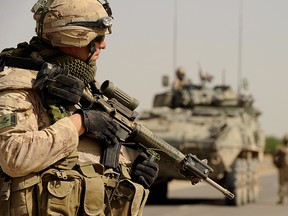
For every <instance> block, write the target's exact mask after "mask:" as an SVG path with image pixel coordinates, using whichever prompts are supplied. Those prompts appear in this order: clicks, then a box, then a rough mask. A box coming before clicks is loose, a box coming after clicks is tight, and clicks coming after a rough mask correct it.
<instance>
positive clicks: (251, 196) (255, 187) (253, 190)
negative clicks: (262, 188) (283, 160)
mask: <svg viewBox="0 0 288 216" xmlns="http://www.w3.org/2000/svg"><path fill="white" fill-rule="evenodd" d="M257 169H258V161H257V160H256V159H253V160H251V161H250V163H248V176H249V182H248V183H249V184H248V202H250V203H251V202H256V201H257V200H258V197H259V177H258V173H257Z"/></svg>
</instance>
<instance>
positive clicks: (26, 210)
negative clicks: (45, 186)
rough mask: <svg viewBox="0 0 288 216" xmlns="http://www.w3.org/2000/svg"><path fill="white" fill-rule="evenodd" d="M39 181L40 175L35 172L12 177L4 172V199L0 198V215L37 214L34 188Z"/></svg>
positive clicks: (0, 182) (1, 185)
mask: <svg viewBox="0 0 288 216" xmlns="http://www.w3.org/2000/svg"><path fill="white" fill-rule="evenodd" d="M3 177H4V178H3ZM38 183H39V177H38V176H37V175H36V174H34V173H31V174H29V175H27V176H24V177H19V178H11V177H8V176H5V174H4V175H3V174H2V175H1V180H0V188H1V197H2V195H3V197H2V198H3V199H1V200H0V215H1V216H6V215H7V216H24V215H25V216H27V215H29V216H30V215H32V216H36V215H37V203H36V199H35V198H36V197H35V196H36V194H35V190H34V189H35V186H36V185H37V184H38Z"/></svg>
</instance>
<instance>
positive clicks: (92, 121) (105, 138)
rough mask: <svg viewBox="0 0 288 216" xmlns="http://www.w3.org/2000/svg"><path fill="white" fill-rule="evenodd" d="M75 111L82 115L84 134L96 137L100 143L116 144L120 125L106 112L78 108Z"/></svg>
mask: <svg viewBox="0 0 288 216" xmlns="http://www.w3.org/2000/svg"><path fill="white" fill-rule="evenodd" d="M75 113H79V114H81V115H82V116H83V124H84V127H85V134H86V135H88V136H89V137H91V138H95V139H97V140H98V141H99V142H100V143H101V144H102V145H106V146H109V145H118V144H119V141H118V139H119V137H118V131H119V130H120V126H119V125H118V124H117V123H116V122H115V121H113V120H112V118H111V117H109V116H108V115H107V114H106V113H104V112H101V111H97V110H84V109H79V110H77V111H76V112H75Z"/></svg>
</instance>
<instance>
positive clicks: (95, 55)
mask: <svg viewBox="0 0 288 216" xmlns="http://www.w3.org/2000/svg"><path fill="white" fill-rule="evenodd" d="M95 46H96V52H94V53H93V55H92V57H91V59H90V61H96V60H97V59H98V58H99V57H100V53H101V50H102V49H105V48H106V42H105V40H103V41H95Z"/></svg>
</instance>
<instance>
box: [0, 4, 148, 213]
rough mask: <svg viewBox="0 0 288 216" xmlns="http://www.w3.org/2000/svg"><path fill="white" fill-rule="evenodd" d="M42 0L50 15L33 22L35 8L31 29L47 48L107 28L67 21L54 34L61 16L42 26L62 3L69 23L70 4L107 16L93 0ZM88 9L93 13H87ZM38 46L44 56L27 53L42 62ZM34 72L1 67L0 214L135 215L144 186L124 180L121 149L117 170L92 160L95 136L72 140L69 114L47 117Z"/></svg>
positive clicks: (79, 41) (124, 161) (95, 153)
mask: <svg viewBox="0 0 288 216" xmlns="http://www.w3.org/2000/svg"><path fill="white" fill-rule="evenodd" d="M39 2H41V1H39ZM51 2H52V4H51ZM60 3H61V4H60ZM48 4H51V8H54V10H55V11H56V12H55V11H54V13H50V14H49V13H48V14H46V18H45V19H44V23H43V25H39V23H38V21H39V20H42V21H43V17H42V18H41V15H40V14H37V12H36V13H35V16H34V17H35V19H36V21H37V31H38V34H39V32H41V34H42V36H43V39H46V40H48V39H49V40H51V38H53V40H52V41H51V44H52V45H55V46H61V45H62V46H63V45H64V46H72V45H75V43H77V45H75V46H77V47H82V46H87V45H88V42H87V41H89V40H92V39H93V38H95V37H97V35H99V34H100V35H103V34H108V33H109V32H108V30H107V28H105V29H104V30H102V29H98V30H97V31H96V30H95V29H93V30H91V29H89V28H86V27H77V28H75V27H74V26H72V27H70V26H64V27H63V31H62V30H61V31H59V28H60V29H61V27H57V25H59V26H61V25H63V22H65V19H62V20H61V21H59V20H56V22H55V23H53V25H51V23H49V22H51V20H52V21H53V22H54V21H55V20H53V19H55V17H59V16H60V14H58V15H57V7H61V6H62V5H68V6H67V7H68V9H67V10H64V12H63V14H62V15H63V16H64V17H65V16H67V17H69V20H70V18H71V20H72V21H73V19H74V18H75V17H74V18H73V17H71V16H70V15H69V13H70V10H69V7H71V8H74V9H75V10H76V8H80V9H79V11H78V12H79V13H81V14H82V13H83V14H85V15H86V16H87V17H86V18H85V19H88V21H89V20H98V19H99V18H101V17H104V18H105V17H106V16H107V13H106V12H105V10H104V9H101V7H102V6H101V4H100V3H99V2H98V1H94V0H85V1H72V2H71V1H70V0H62V1H59V0H54V2H53V1H49V0H48ZM79 4H80V5H79ZM86 4H87V5H86ZM59 5H60V6H59ZM90 5H91V8H92V9H91V10H89V8H90ZM87 8H88V9H87ZM95 8H96V9H95ZM86 10H87V11H86ZM92 10H96V11H97V13H96V15H97V16H95V14H94V16H92V15H93V13H95V12H91V11H92ZM99 11H100V12H99ZM90 12H91V14H90ZM55 14H56V15H55ZM62 18H63V17H62ZM79 19H80V18H79V17H77V18H75V20H74V21H75V22H77V21H79ZM58 21H59V22H58ZM66 21H67V20H66ZM43 26H44V27H45V28H44V29H42V30H39V28H42V27H43ZM55 29H56V30H57V31H56V32H54V33H55V34H53V31H54V30H55ZM68 31H69V34H68V33H67V32H68ZM109 31H110V30H109ZM75 35H78V36H81V35H82V36H83V38H81V39H77V38H76V37H74V36H75ZM75 38H76V39H75ZM37 40H38V39H37ZM37 40H36V41H37ZM34 42H35V40H33V39H32V40H31V42H30V44H29V45H27V47H28V48H29V49H28V50H30V49H31V47H32V46H33V44H34ZM21 46H22V45H21ZM25 46H26V45H25ZM41 46H42V44H41ZM41 46H40V47H41ZM18 47H20V46H19V45H18ZM49 47H50V46H49ZM37 49H38V47H37ZM24 50H27V49H24ZM43 50H44V51H45V52H44V54H45V55H43V52H42V50H41V49H39V50H37V51H32V52H30V53H29V56H28V57H29V58H33V59H34V60H39V59H40V60H43V59H44V60H45V56H46V57H47V53H46V48H45V49H43ZM8 51H9V50H8ZM16 51H18V49H17V50H16ZM16 51H15V50H14V51H13V55H14V54H15V53H16V54H17V55H16V54H15V56H21V57H22V56H24V57H26V56H25V52H20V53H21V54H19V52H16ZM38 51H39V52H38ZM41 52H42V53H41ZM23 53H24V54H23ZM10 54H11V53H10ZM10 54H9V55H10ZM52 54H55V53H52ZM56 54H57V53H56ZM0 57H1V56H0ZM0 60H1V58H0ZM58 62H59V59H57V60H56V61H54V62H53V63H58ZM70 63H71V62H69V64H70ZM91 67H92V66H91ZM36 74H37V71H35V70H29V69H22V68H17V67H9V68H8V69H6V70H4V71H2V72H0V168H1V169H2V172H1V169H0V192H1V199H0V215H1V216H10V215H11V216H21V215H27V216H28V215H29V216H31V215H33V216H36V215H37V216H41V215H67V216H68V215H69V216H73V215H102V216H103V215H115V216H117V215H133V216H134V215H135V216H136V215H142V212H143V208H144V204H145V202H146V200H147V197H148V194H149V191H148V190H147V189H144V187H143V186H142V185H140V184H137V183H135V182H133V181H132V180H131V177H130V174H129V169H130V168H129V166H130V164H131V162H130V161H129V160H127V159H126V158H127V157H126V156H125V155H124V152H123V151H121V152H120V157H119V164H120V170H118V171H115V170H113V169H105V168H104V166H103V165H101V164H100V162H99V160H100V156H101V152H102V150H101V145H100V144H99V143H97V140H95V139H92V138H89V137H87V136H81V137H80V139H79V136H78V131H77V130H76V128H75V127H74V125H73V124H72V122H71V121H70V120H69V119H68V117H62V118H61V119H60V120H57V121H56V122H52V121H51V117H50V116H49V113H48V111H47V109H46V107H45V105H44V102H43V100H42V99H41V97H40V95H39V92H36V91H35V89H33V88H32V87H33V83H34V82H35V78H36ZM93 76H95V74H93ZM93 76H92V77H93ZM77 108H78V107H77V105H76V106H72V107H71V108H70V109H69V111H70V112H71V114H72V113H73V112H74V111H75V110H76V109H77Z"/></svg>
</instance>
